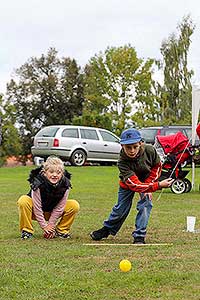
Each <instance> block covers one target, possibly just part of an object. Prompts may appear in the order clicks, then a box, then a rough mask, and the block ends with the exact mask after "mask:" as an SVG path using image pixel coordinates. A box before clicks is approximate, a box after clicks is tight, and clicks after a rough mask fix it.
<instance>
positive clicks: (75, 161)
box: [70, 150, 86, 166]
mask: <svg viewBox="0 0 200 300" xmlns="http://www.w3.org/2000/svg"><path fill="white" fill-rule="evenodd" d="M70 162H71V164H72V165H73V166H83V165H84V163H85V162H86V154H85V152H84V151H83V150H75V151H74V152H73V153H72V156H71V158H70Z"/></svg>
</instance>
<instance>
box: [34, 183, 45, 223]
mask: <svg viewBox="0 0 200 300" xmlns="http://www.w3.org/2000/svg"><path fill="white" fill-rule="evenodd" d="M31 197H32V199H33V212H34V215H35V218H36V220H37V221H38V223H39V225H40V227H41V228H42V229H43V228H44V227H46V226H47V222H46V220H45V218H44V213H43V210H42V201H41V196H40V190H39V189H36V190H35V191H33V190H32V191H31Z"/></svg>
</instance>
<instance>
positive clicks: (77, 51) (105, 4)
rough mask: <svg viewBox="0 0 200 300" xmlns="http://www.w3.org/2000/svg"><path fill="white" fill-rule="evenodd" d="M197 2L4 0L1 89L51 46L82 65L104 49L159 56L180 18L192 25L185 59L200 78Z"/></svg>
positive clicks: (0, 7) (0, 9) (0, 36)
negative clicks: (186, 17) (125, 48)
mask: <svg viewBox="0 0 200 300" xmlns="http://www.w3.org/2000/svg"><path fill="white" fill-rule="evenodd" d="M199 8H200V4H199V1H197V0H191V1H188V0H185V1H181V0H176V1H172V0H162V1H160V0H149V1H146V0H140V1H138V0H137V1H136V0H124V1H121V0H84V1H82V0H73V1H71V0H58V1H55V0H42V1H41V0H28V1H27V0H18V1H13V0H6V1H1V3H0V28H1V31H0V42H1V49H0V65H1V68H0V91H2V90H3V91H4V90H5V84H6V82H8V81H9V80H10V77H11V74H12V72H13V70H14V69H15V68H18V67H20V66H21V65H22V64H23V63H25V62H26V61H27V60H28V59H29V58H30V57H32V56H40V55H41V54H42V53H46V52H47V50H48V49H49V47H55V48H56V49H57V50H58V52H59V56H69V57H71V58H75V59H76V60H77V62H78V63H79V64H81V65H82V66H83V65H84V64H85V63H87V61H88V60H89V59H90V58H91V57H92V56H93V55H95V54H96V53H99V52H100V51H104V50H105V49H106V48H107V47H108V46H122V45H124V44H128V43H130V44H131V45H132V46H134V47H135V49H136V51H137V53H138V56H139V57H144V58H147V57H155V58H160V57H161V54H160V46H161V42H162V40H163V39H165V38H168V37H169V35H170V34H171V33H172V32H176V26H177V24H178V23H179V22H181V20H182V18H183V16H184V15H187V14H189V13H190V14H191V18H192V20H193V21H194V23H196V29H195V32H194V34H193V36H192V45H191V50H190V53H189V54H190V55H189V63H190V67H192V68H193V69H194V70H195V76H194V80H195V81H196V80H198V77H199V76H200V71H199V69H200V68H199V67H200V59H199V44H200V17H199V13H198V12H199Z"/></svg>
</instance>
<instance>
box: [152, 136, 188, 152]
mask: <svg viewBox="0 0 200 300" xmlns="http://www.w3.org/2000/svg"><path fill="white" fill-rule="evenodd" d="M156 139H157V141H158V142H159V144H160V145H161V147H162V148H163V150H164V152H165V154H168V153H172V154H177V153H179V152H182V151H185V149H186V148H188V147H190V146H191V145H190V143H189V140H188V138H187V137H186V136H185V135H184V134H183V133H182V132H180V131H179V132H177V133H176V134H172V135H166V136H162V135H157V136H156Z"/></svg>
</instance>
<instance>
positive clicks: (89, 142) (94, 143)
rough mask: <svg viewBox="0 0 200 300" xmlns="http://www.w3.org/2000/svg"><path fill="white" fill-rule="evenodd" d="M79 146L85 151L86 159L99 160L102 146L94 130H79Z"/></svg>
mask: <svg viewBox="0 0 200 300" xmlns="http://www.w3.org/2000/svg"><path fill="white" fill-rule="evenodd" d="M80 136H81V144H82V146H83V147H84V148H85V149H86V150H87V158H88V159H101V158H102V155H103V154H102V146H101V141H100V139H99V136H98V133H97V130H96V129H95V128H91V129H90V128H80Z"/></svg>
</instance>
